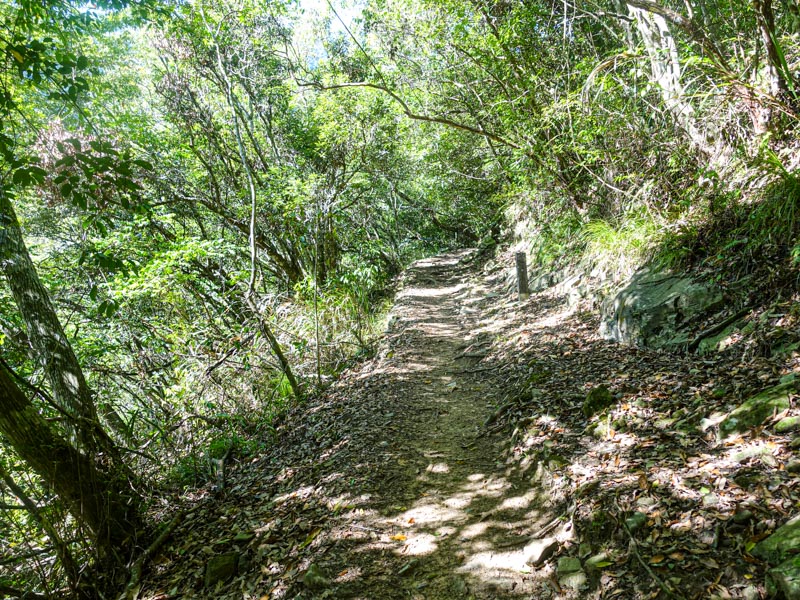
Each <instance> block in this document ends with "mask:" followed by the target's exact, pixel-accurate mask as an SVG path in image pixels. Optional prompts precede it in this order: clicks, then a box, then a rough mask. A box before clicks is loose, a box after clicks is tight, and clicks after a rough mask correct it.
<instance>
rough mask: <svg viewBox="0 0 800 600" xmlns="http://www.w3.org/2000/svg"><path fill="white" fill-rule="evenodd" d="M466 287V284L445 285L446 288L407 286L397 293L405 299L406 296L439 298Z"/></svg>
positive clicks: (400, 297) (398, 296)
mask: <svg viewBox="0 0 800 600" xmlns="http://www.w3.org/2000/svg"><path fill="white" fill-rule="evenodd" d="M465 287H467V286H466V285H465V284H463V283H462V284H459V285H454V286H452V287H445V288H417V287H412V288H407V289H406V290H404V291H402V292H400V293H399V294H398V295H397V298H398V299H405V298H437V297H439V296H449V295H450V294H455V293H456V292H460V291H461V290H463V289H464V288H465Z"/></svg>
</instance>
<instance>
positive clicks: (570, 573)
mask: <svg viewBox="0 0 800 600" xmlns="http://www.w3.org/2000/svg"><path fill="white" fill-rule="evenodd" d="M556 575H558V583H559V584H560V585H561V587H565V588H570V589H573V590H575V591H577V590H579V589H581V588H582V587H583V586H585V585H586V573H584V572H583V567H581V561H580V559H578V558H575V557H573V556H563V557H561V558H559V559H558V567H557V568H556Z"/></svg>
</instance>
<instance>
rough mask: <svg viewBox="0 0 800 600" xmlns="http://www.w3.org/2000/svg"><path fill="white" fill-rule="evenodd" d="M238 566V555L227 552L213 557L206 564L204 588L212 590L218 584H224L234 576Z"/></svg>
mask: <svg viewBox="0 0 800 600" xmlns="http://www.w3.org/2000/svg"><path fill="white" fill-rule="evenodd" d="M238 565H239V554H238V553H237V552H229V553H227V554H221V555H219V556H214V557H213V558H211V559H210V560H209V561H208V563H207V564H206V581H205V583H206V587H207V588H212V587H214V586H216V585H217V584H218V583H224V582H226V581H228V580H229V579H231V578H232V577H233V576H234V575H236V569H237V567H238Z"/></svg>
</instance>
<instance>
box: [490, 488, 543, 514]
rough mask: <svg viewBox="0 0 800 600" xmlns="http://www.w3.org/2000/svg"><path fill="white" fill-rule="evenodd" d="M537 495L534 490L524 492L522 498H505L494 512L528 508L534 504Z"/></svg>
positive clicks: (536, 491)
mask: <svg viewBox="0 0 800 600" xmlns="http://www.w3.org/2000/svg"><path fill="white" fill-rule="evenodd" d="M537 493H538V490H537V489H535V488H534V489H530V490H528V492H526V493H525V494H523V495H522V496H515V497H512V498H506V499H505V500H503V501H502V502H501V503H500V504H499V505H498V507H497V508H496V509H495V511H498V510H515V509H525V508H528V507H529V506H530V505H531V504H532V503H533V502H534V500H536V496H537Z"/></svg>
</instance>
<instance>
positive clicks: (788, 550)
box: [750, 515, 800, 565]
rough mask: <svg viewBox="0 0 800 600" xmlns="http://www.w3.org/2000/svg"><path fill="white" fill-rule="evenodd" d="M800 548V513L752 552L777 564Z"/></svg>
mask: <svg viewBox="0 0 800 600" xmlns="http://www.w3.org/2000/svg"><path fill="white" fill-rule="evenodd" d="M798 549H800V515H797V516H795V517H794V518H793V519H791V520H789V521H787V522H786V523H785V524H784V525H783V526H781V527H779V528H778V529H777V530H776V531H775V532H774V533H773V534H772V535H771V536H769V537H768V538H766V539H765V540H762V541H760V542H759V543H758V544H756V546H755V548H753V550H752V551H751V552H750V554H752V555H753V556H755V557H756V558H760V559H761V560H765V561H767V562H768V563H770V564H773V565H777V564H779V563H782V562H783V561H784V560H786V559H787V558H789V556H790V555H791V554H793V553H794V552H796V551H797V550H798Z"/></svg>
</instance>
